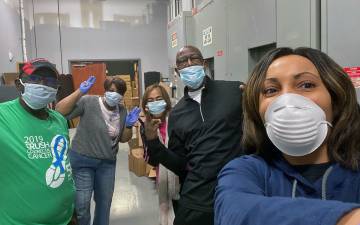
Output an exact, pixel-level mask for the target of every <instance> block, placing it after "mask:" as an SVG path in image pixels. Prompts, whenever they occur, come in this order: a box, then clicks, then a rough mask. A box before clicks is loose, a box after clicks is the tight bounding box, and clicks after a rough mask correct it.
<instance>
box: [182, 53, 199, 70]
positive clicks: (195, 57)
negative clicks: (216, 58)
mask: <svg viewBox="0 0 360 225" xmlns="http://www.w3.org/2000/svg"><path fill="white" fill-rule="evenodd" d="M189 60H190V62H191V63H192V64H195V65H202V64H203V61H204V59H203V57H202V56H201V55H198V54H192V55H185V56H180V57H179V58H177V59H176V66H177V67H178V69H179V70H180V69H183V68H185V67H187V66H189Z"/></svg>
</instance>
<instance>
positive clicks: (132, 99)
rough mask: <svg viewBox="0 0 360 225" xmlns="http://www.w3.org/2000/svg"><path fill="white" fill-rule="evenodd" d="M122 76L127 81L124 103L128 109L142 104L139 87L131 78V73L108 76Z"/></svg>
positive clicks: (109, 77) (110, 77)
mask: <svg viewBox="0 0 360 225" xmlns="http://www.w3.org/2000/svg"><path fill="white" fill-rule="evenodd" d="M112 78H121V79H123V80H124V81H125V82H126V89H127V90H126V92H125V94H124V105H125V107H126V108H127V109H128V110H131V109H132V108H134V107H135V106H139V105H140V98H139V89H138V87H137V83H136V82H135V81H132V80H131V77H130V75H115V76H108V79H112Z"/></svg>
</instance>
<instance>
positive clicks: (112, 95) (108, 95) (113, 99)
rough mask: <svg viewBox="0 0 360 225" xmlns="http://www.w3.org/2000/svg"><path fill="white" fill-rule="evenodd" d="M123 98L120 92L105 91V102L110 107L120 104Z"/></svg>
mask: <svg viewBox="0 0 360 225" xmlns="http://www.w3.org/2000/svg"><path fill="white" fill-rule="evenodd" d="M121 99H122V95H120V94H119V93H117V92H115V91H107V92H105V102H106V103H107V104H108V105H109V106H110V107H114V106H116V105H117V104H119V103H120V101H121Z"/></svg>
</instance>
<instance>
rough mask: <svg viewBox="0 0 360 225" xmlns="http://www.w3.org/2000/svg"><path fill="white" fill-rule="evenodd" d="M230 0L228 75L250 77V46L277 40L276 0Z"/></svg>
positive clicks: (243, 78)
mask: <svg viewBox="0 0 360 225" xmlns="http://www.w3.org/2000/svg"><path fill="white" fill-rule="evenodd" d="M227 2H228V10H227V11H228V13H227V18H228V20H227V23H228V33H229V35H228V64H227V69H228V77H227V79H229V80H241V81H246V80H247V77H248V71H249V68H248V66H249V59H248V55H249V54H248V49H249V48H254V47H258V46H262V45H266V44H270V43H274V42H276V32H275V26H276V17H275V0H256V1H247V0H241V1H232V0H228V1H227Z"/></svg>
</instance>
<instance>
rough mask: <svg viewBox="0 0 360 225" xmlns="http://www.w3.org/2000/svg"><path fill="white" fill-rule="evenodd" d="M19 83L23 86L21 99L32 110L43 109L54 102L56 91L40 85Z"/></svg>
mask: <svg viewBox="0 0 360 225" xmlns="http://www.w3.org/2000/svg"><path fill="white" fill-rule="evenodd" d="M20 83H21V84H22V85H23V86H24V93H22V94H21V96H22V99H23V100H24V102H25V103H26V105H28V106H29V107H30V108H32V109H35V110H37V109H43V108H45V107H46V106H47V105H48V104H49V103H51V102H53V101H55V100H56V93H57V89H55V88H51V87H48V86H46V85H41V84H31V83H23V82H22V81H21V80H20Z"/></svg>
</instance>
